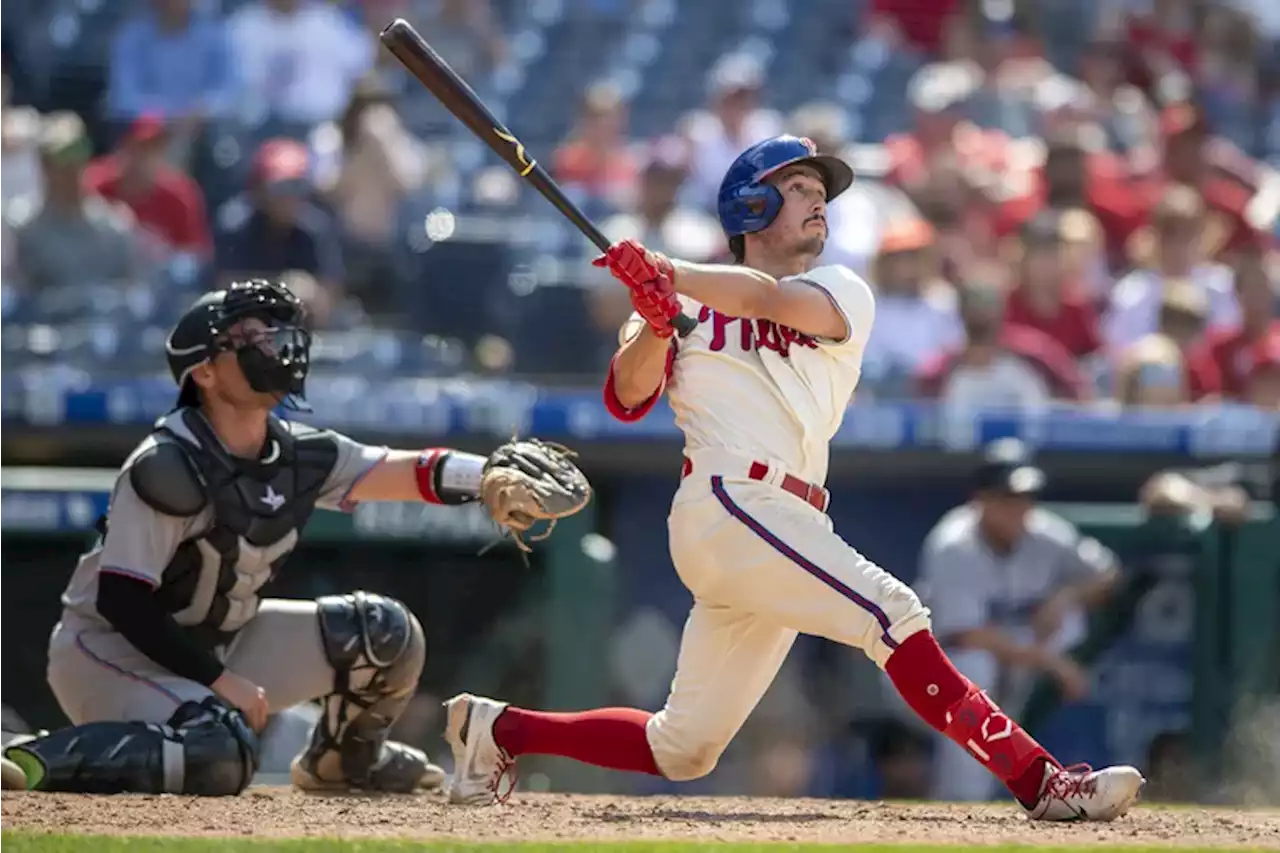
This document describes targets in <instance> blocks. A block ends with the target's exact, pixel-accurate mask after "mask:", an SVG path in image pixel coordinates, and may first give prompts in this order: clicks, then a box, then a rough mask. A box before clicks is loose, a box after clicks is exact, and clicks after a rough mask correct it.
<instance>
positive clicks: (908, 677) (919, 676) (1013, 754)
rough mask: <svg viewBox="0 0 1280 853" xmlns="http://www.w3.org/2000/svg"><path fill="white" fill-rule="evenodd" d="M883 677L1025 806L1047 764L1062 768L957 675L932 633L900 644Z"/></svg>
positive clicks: (1037, 795) (1032, 800)
mask: <svg viewBox="0 0 1280 853" xmlns="http://www.w3.org/2000/svg"><path fill="white" fill-rule="evenodd" d="M885 672H887V673H888V674H889V679H890V680H891V681H892V682H893V686H894V687H896V688H898V693H900V694H901V695H902V698H903V699H904V700H905V701H906V703H907V704H908V705H910V706H911V710H913V711H915V712H916V713H917V714H919V715H920V718H921V719H923V720H924V721H925V722H926V723H928V724H929V725H930V726H932V727H933V728H935V729H937V730H938V731H940V732H942V733H943V734H945V735H946V736H947V737H949V738H951V739H952V740H953V741H955V742H956V743H958V744H960V745H961V746H962V747H964V748H965V749H966V750H968V752H969V754H970V755H972V756H973V757H974V758H975V759H976V760H977V761H978V762H980V763H981V764H982V765H983V766H984V767H986V768H987V769H988V770H990V771H991V773H992V774H993V775H994V776H995V777H996V778H997V779H999V780H1000V781H1001V782H1003V783H1004V784H1005V787H1007V788H1008V789H1009V791H1010V792H1011V793H1012V794H1013V795H1014V796H1015V797H1017V798H1018V801H1019V802H1021V803H1022V804H1023V805H1026V806H1028V807H1030V806H1032V805H1034V804H1035V802H1036V800H1038V799H1039V798H1040V788H1041V786H1042V785H1043V783H1044V766H1045V764H1052V765H1053V766H1055V767H1058V766H1061V765H1059V764H1058V762H1057V761H1056V760H1054V758H1053V756H1051V755H1050V754H1049V753H1048V752H1047V751H1046V750H1045V748H1044V747H1042V746H1041V745H1040V744H1038V743H1036V741H1035V740H1034V739H1033V738H1032V737H1031V735H1029V734H1027V733H1026V731H1025V730H1024V729H1023V728H1022V726H1020V725H1018V724H1017V723H1015V722H1014V721H1013V719H1012V718H1010V717H1008V716H1006V715H1005V713H1004V712H1003V711H1001V710H1000V708H999V707H997V706H996V704H995V703H994V702H992V701H991V700H990V699H989V698H987V695H986V694H985V693H983V692H982V691H981V690H979V689H978V688H977V687H976V686H974V684H973V683H972V682H970V681H969V679H967V678H965V677H964V676H963V675H961V674H960V671H959V670H958V669H956V668H955V665H954V664H952V663H951V660H950V659H949V658H948V657H947V655H946V652H944V651H943V650H942V647H941V646H939V645H938V641H937V640H936V639H934V637H933V634H932V633H931V632H929V631H920V632H918V633H915V634H912V635H911V636H910V637H908V638H907V639H906V640H905V641H903V643H902V645H900V646H898V649H897V651H895V652H894V653H893V655H892V656H891V657H890V658H889V661H888V663H887V664H886V665H885Z"/></svg>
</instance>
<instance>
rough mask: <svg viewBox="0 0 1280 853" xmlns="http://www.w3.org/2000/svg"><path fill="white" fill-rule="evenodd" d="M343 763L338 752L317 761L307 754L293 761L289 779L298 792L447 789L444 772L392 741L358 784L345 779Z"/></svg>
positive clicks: (417, 753) (403, 792) (386, 791)
mask: <svg viewBox="0 0 1280 853" xmlns="http://www.w3.org/2000/svg"><path fill="white" fill-rule="evenodd" d="M326 759H327V760H326ZM322 762H323V763H324V764H325V765H327V767H328V773H327V774H326V773H322V772H321V770H320V764H321V763H322ZM340 762H341V759H340V756H339V755H338V754H337V753H331V754H328V755H324V756H321V757H320V759H319V760H317V758H316V756H314V755H312V754H311V752H310V751H307V752H304V753H302V754H301V755H299V756H298V757H297V758H295V759H293V762H292V763H291V764H290V765H289V776H290V779H291V780H292V781H293V784H294V786H295V787H297V788H298V789H299V790H302V791H309V792H312V793H339V792H344V791H378V792H381V793H384V794H412V793H413V792H415V791H437V790H439V789H440V788H442V787H444V781H445V773H444V770H443V769H441V768H440V767H437V766H436V765H434V764H432V763H431V762H430V761H429V760H428V759H427V755H426V753H424V752H423V751H422V750H420V749H416V748H414V747H412V746H408V745H407V744H403V743H397V742H396V741H391V740H389V741H387V742H386V743H384V744H383V745H382V755H381V757H380V758H379V759H378V763H377V764H375V765H373V767H371V768H369V774H368V776H367V778H365V779H364V780H363V781H361V782H359V783H356V782H352V781H350V780H348V779H346V778H343V777H342V775H341V763H340ZM326 776H328V777H329V778H326Z"/></svg>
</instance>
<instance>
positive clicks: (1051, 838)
mask: <svg viewBox="0 0 1280 853" xmlns="http://www.w3.org/2000/svg"><path fill="white" fill-rule="evenodd" d="M0 811H2V812H3V825H4V828H5V830H19V831H27V832H35V833H57V834H81V833H83V834H98V835H103V834H105V835H151V836H154V835H163V836H205V837H209V836H231V837H241V838H245V837H260V838H281V837H299V838H302V837H339V838H350V839H355V838H409V839H421V840H424V841H429V840H443V839H452V840H457V841H467V842H498V843H501V842H513V841H542V842H553V843H555V842H570V841H641V840H655V841H657V840H673V841H674V840H679V841H686V842H688V841H720V842H724V841H743V842H746V841H749V842H771V841H772V842H791V843H807V842H820V843H835V844H876V843H880V844H885V843H898V844H901V843H914V844H930V845H934V844H936V845H943V846H945V845H949V844H963V845H987V844H992V845H995V844H1020V845H1036V846H1053V847H1077V846H1093V845H1100V846H1101V845H1106V846H1134V845H1146V846H1152V847H1166V846H1168V847H1180V848H1186V849H1201V850H1202V849H1206V848H1240V849H1244V848H1252V849H1258V848H1264V849H1267V848H1270V849H1280V813H1278V812H1274V811H1243V810H1221V809H1198V808H1196V809H1192V808H1187V809H1168V808H1148V807H1138V808H1135V809H1134V810H1133V811H1131V812H1130V813H1129V814H1128V815H1127V816H1126V817H1124V818H1121V819H1120V820H1118V821H1116V822H1114V823H1111V824H1040V823H1033V822H1031V821H1028V820H1027V819H1026V818H1025V817H1024V816H1023V814H1022V813H1021V812H1020V811H1018V810H1017V809H1016V808H1014V807H1012V806H1003V805H970V804H964V805H961V804H948V803H927V804H923V803H920V804H917V803H878V802H863V801H851V800H813V799H760V798H747V797H669V796H652V797H616V796H587V795H576V794H524V793H521V794H517V795H515V796H513V797H512V798H511V799H510V800H508V801H507V802H506V803H504V804H502V805H498V806H494V807H491V808H467V807H458V806H449V805H447V804H446V803H444V802H443V801H442V800H441V799H440V798H439V797H438V796H433V795H426V794H423V795H418V796H350V795H343V796H327V795H315V794H302V793H299V792H296V791H293V790H291V789H289V788H287V787H252V788H250V789H249V790H248V791H246V792H245V793H244V794H242V795H241V796H239V797H225V798H216V799H198V798H192V797H182V796H174V795H161V796H151V795H121V796H112V797H106V796H85V795H71V794H46V793H9V792H6V793H5V795H4V797H3V800H0Z"/></svg>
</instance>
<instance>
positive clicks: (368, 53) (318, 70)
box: [227, 0, 374, 130]
mask: <svg viewBox="0 0 1280 853" xmlns="http://www.w3.org/2000/svg"><path fill="white" fill-rule="evenodd" d="M227 29H228V33H229V34H230V41H231V49H232V57H233V59H234V61H235V63H236V67H237V68H238V70H239V78H240V81H241V91H240V92H239V93H238V98H239V99H240V102H241V103H242V104H243V105H244V106H245V108H246V110H247V111H248V112H250V113H253V112H258V111H260V112H261V113H262V114H264V115H265V116H268V117H271V118H274V119H276V120H277V121H280V122H284V123H286V124H289V125H292V126H293V127H294V128H296V129H298V130H304V129H306V128H310V127H313V126H314V125H317V124H319V123H321V122H324V121H332V120H336V119H337V118H338V117H339V116H341V115H342V112H343V110H345V109H346V107H347V104H348V103H349V102H350V100H351V92H352V89H353V88H354V86H355V83H356V81H357V80H359V79H360V78H361V77H362V76H363V75H365V74H366V73H367V72H368V71H369V70H370V69H371V68H372V67H373V58H374V55H373V45H372V44H371V43H370V41H369V39H367V38H366V37H365V34H364V33H362V32H361V31H360V29H359V27H358V26H357V25H356V24H355V23H354V22H352V21H351V20H350V19H348V18H347V17H345V16H344V15H343V14H342V12H341V11H340V10H339V9H338V8H337V6H336V5H334V4H332V3H320V2H314V0H253V2H251V3H248V4H246V5H244V6H241V7H240V9H238V10H237V11H236V12H235V13H234V14H233V15H232V16H231V17H230V19H228V21H227Z"/></svg>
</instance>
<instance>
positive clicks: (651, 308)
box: [627, 275, 680, 338]
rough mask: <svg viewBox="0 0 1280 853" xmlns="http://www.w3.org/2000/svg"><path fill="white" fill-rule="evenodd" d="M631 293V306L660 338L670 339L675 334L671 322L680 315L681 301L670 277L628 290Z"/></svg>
mask: <svg viewBox="0 0 1280 853" xmlns="http://www.w3.org/2000/svg"><path fill="white" fill-rule="evenodd" d="M627 289H628V290H629V291H630V292H631V305H632V307H634V308H635V309H636V313H638V314H639V315H640V316H641V317H643V318H644V321H645V322H646V323H648V324H649V328H651V329H653V333H654V334H655V335H657V336H658V337H660V338H669V337H671V335H672V334H673V333H674V332H675V327H674V326H672V325H671V321H672V320H674V319H675V318H676V315H677V314H679V313H680V300H679V299H678V298H677V297H676V292H675V288H673V287H672V286H671V279H670V278H669V277H668V276H665V275H660V276H658V277H657V278H653V279H650V280H649V281H646V282H642V283H641V284H639V285H637V286H635V287H628V288H627Z"/></svg>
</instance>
